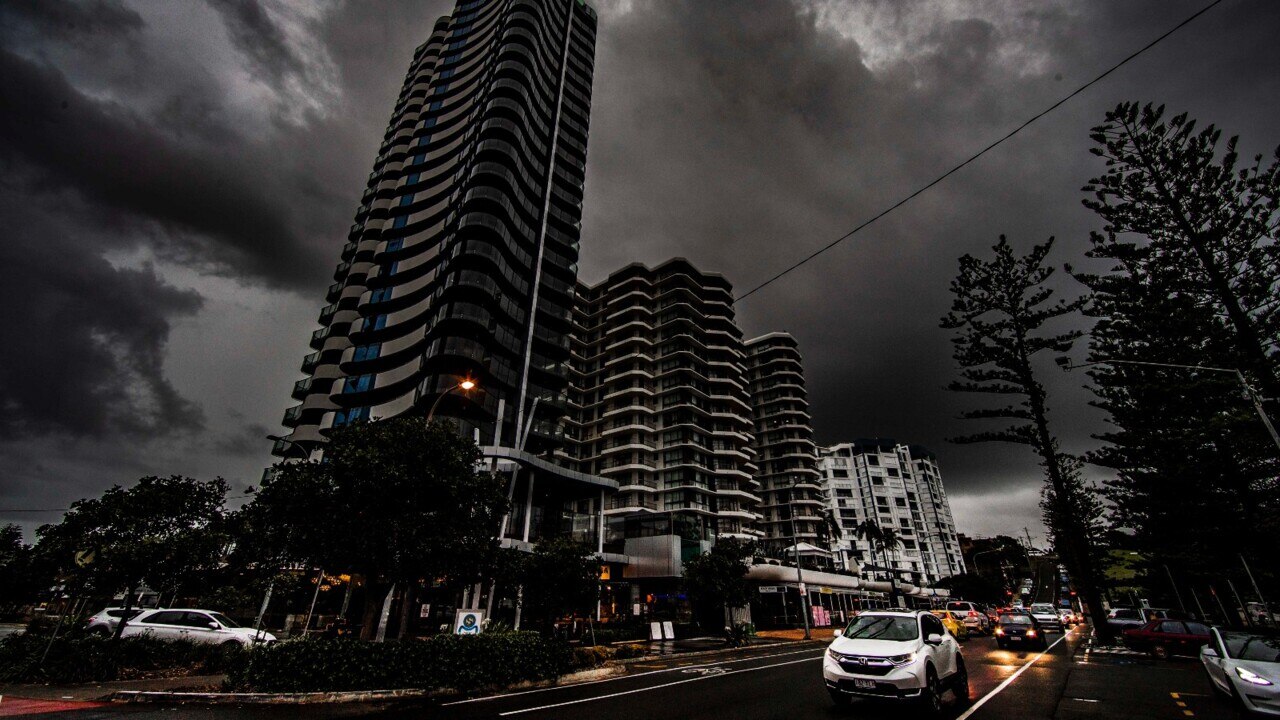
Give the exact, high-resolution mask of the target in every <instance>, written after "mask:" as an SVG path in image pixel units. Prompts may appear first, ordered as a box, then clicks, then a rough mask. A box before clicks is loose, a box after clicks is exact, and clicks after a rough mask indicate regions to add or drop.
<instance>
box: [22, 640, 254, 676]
mask: <svg viewBox="0 0 1280 720" xmlns="http://www.w3.org/2000/svg"><path fill="white" fill-rule="evenodd" d="M46 647H48V648H49V654H48V655H47V656H45V655H44V653H45V648H46ZM247 655H248V653H247V651H245V650H244V648H241V647H239V646H232V647H223V646H220V645H205V644H200V643H193V642H186V641H171V640H158V639H155V638H149V637H132V638H126V639H123V640H117V641H113V640H111V639H110V638H103V637H92V636H88V637H86V636H83V635H81V636H75V635H71V636H61V637H59V638H57V639H56V640H54V641H53V645H52V646H50V645H49V634H48V633H42V632H25V633H21V634H17V635H10V636H8V637H6V638H4V639H3V640H0V681H2V682H33V681H39V682H51V683H85V682H102V681H105V680H130V679H135V678H144V677H181V676H185V675H203V674H215V673H222V672H226V671H227V670H229V669H230V668H231V667H232V666H234V665H242V664H243V663H244V659H245V656H247ZM42 656H44V660H43V662H41V657H42Z"/></svg>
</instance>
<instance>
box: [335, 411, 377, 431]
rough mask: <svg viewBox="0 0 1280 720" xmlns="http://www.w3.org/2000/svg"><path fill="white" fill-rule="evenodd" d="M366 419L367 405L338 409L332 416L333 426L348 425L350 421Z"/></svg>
mask: <svg viewBox="0 0 1280 720" xmlns="http://www.w3.org/2000/svg"><path fill="white" fill-rule="evenodd" d="M368 419H369V408H368V407H358V408H351V409H350V410H339V411H338V412H337V413H336V414H335V415H334V416H333V426H334V427H342V426H343V425H350V424H351V423H353V422H356V421H358V420H368Z"/></svg>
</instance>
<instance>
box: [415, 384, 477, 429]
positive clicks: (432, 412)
mask: <svg viewBox="0 0 1280 720" xmlns="http://www.w3.org/2000/svg"><path fill="white" fill-rule="evenodd" d="M475 387H476V383H475V381H474V380H472V379H470V378H466V379H464V380H462V381H461V382H459V383H458V384H457V385H454V386H453V387H451V388H449V389H448V390H445V391H444V392H442V393H440V397H437V398H436V401H435V402H433V403H431V410H430V411H428V412H427V424H428V425H430V424H431V418H433V417H435V415H436V408H438V407H440V401H441V400H443V399H444V396H445V395H448V394H449V393H451V392H453V391H454V390H457V389H459V388H461V389H462V391H463V392H468V391H470V390H472V389H473V388H475Z"/></svg>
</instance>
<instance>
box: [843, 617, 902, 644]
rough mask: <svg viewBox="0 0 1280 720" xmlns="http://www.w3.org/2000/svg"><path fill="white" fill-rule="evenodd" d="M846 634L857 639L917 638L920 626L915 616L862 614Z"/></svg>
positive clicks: (850, 625)
mask: <svg viewBox="0 0 1280 720" xmlns="http://www.w3.org/2000/svg"><path fill="white" fill-rule="evenodd" d="M844 636H845V637H847V638H853V639H857V640H915V639H916V638H918V637H920V627H919V625H918V624H917V623H916V619H915V618H914V617H899V616H896V615H860V616H858V617H857V618H856V619H855V620H854V621H853V622H851V623H849V626H848V627H847V628H845V631H844Z"/></svg>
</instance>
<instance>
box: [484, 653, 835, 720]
mask: <svg viewBox="0 0 1280 720" xmlns="http://www.w3.org/2000/svg"><path fill="white" fill-rule="evenodd" d="M824 652H825V651H824ZM822 657H823V656H822V655H819V656H817V657H811V658H801V659H799V660H788V661H786V662H780V663H773V664H772V665H761V666H759V667H750V668H745V669H743V670H735V671H733V672H727V673H720V674H718V675H699V676H698V677H693V678H689V679H687V680H676V681H674V682H669V683H663V684H661V685H650V686H649V687H643V688H636V689H634V690H623V691H621V692H616V693H610V694H608V695H597V696H595V697H589V698H580V699H578V700H567V701H565V702H559V703H552V704H550V705H539V706H537V707H531V708H523V709H521V710H508V711H507V712H504V713H498V716H499V717H507V716H508V715H520V714H522V713H530V712H537V711H539V710H550V709H551V708H558V707H564V706H566V705H578V704H581V703H588V702H595V701H596V700H608V699H609V698H615V697H622V696H623V695H634V694H636V693H642V692H649V691H650V690H660V689H662V688H669V687H674V686H676V685H684V684H686V683H691V682H700V681H702V680H711V679H713V678H725V677H733V676H734V675H741V674H742V673H749V672H755V671H756V670H768V669H769V668H775V667H781V666H783V665H795V664H796V663H802V662H813V661H814V660H821V659H822Z"/></svg>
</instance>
